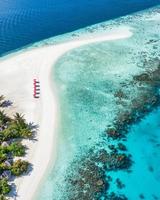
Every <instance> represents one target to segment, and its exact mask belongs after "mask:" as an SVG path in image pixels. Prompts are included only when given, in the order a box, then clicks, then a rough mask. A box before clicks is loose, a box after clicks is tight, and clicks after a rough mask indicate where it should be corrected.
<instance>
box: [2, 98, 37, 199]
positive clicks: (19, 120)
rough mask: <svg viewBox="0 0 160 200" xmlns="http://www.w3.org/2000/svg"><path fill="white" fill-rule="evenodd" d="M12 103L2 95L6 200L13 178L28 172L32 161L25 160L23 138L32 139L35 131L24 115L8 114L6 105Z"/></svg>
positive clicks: (3, 168)
mask: <svg viewBox="0 0 160 200" xmlns="http://www.w3.org/2000/svg"><path fill="white" fill-rule="evenodd" d="M11 105H12V102H11V101H8V100H7V101H6V100H5V97H4V96H3V95H1V96H0V200H6V197H7V195H8V194H9V192H10V191H11V189H12V187H11V184H10V181H11V179H12V180H13V179H15V178H16V177H18V176H21V175H24V174H26V173H27V172H28V169H29V165H30V163H29V162H27V161H25V160H23V156H24V155H25V153H26V147H25V146H24V145H23V144H22V140H24V139H32V138H33V132H34V131H33V127H34V126H31V125H30V124H28V123H27V122H26V120H25V118H24V116H23V115H21V114H19V113H15V114H14V115H13V116H9V115H7V112H6V107H9V106H11ZM18 157H19V158H18Z"/></svg>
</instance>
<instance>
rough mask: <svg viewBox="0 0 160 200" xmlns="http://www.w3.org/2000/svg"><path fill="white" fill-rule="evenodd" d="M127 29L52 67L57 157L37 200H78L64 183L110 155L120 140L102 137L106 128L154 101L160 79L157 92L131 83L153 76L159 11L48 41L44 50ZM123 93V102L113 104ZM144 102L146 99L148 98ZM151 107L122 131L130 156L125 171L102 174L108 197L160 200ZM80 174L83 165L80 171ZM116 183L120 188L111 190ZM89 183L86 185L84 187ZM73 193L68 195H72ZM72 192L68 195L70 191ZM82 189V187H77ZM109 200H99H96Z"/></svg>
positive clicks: (158, 132) (158, 119) (159, 149)
mask: <svg viewBox="0 0 160 200" xmlns="http://www.w3.org/2000/svg"><path fill="white" fill-rule="evenodd" d="M120 26H127V27H130V30H131V31H132V32H133V36H132V37H131V38H127V39H121V40H116V41H108V42H103V43H95V44H90V45H87V46H82V47H80V48H77V49H74V50H72V51H69V52H67V53H66V54H65V55H63V56H62V57H61V58H60V59H59V60H58V61H57V63H56V65H55V66H54V70H53V79H54V82H55V83H56V87H57V91H58V97H59V102H60V116H61V120H60V125H59V141H58V156H57V161H56V165H55V166H54V167H52V168H51V170H50V171H49V173H48V174H47V177H46V178H45V180H44V181H43V183H42V184H41V187H40V189H39V194H38V196H37V199H38V200H44V199H45V200H68V199H69V200H71V199H79V198H78V196H76V195H77V193H78V192H81V193H82V192H83V193H85V192H87V190H86V191H76V193H74V195H75V194H76V195H75V196H74V198H73V195H70V193H72V191H73V192H75V191H74V185H70V184H69V183H68V178H67V177H68V176H71V177H72V176H77V177H75V178H78V179H79V178H80V177H78V176H79V174H78V173H77V171H78V168H79V167H81V162H80V159H81V158H83V157H85V156H86V157H87V156H88V155H90V154H88V152H90V150H91V149H92V151H94V152H98V151H100V150H102V149H105V150H106V151H110V149H109V147H108V145H110V144H112V145H117V143H118V142H119V141H115V140H112V139H109V138H107V134H106V131H105V130H106V128H107V127H108V126H112V125H113V123H114V121H115V119H116V118H117V116H119V115H120V114H121V113H123V112H125V111H126V110H127V111H130V110H131V107H133V105H132V102H133V101H134V100H135V99H136V101H141V100H142V96H143V95H142V94H143V93H144V94H145V95H147V94H148V93H147V92H149V96H150V93H151V94H152V95H154V92H155V93H156V94H157V95H159V93H160V92H159V93H158V90H159V87H160V83H159V81H160V80H159V79H158V83H157V84H156V89H155V88H152V86H151V85H149V86H148V85H146V84H144V83H140V84H139V83H137V82H133V79H134V78H133V77H136V76H137V75H139V74H143V73H152V72H153V71H154V70H156V69H157V67H158V66H159V65H160V7H154V8H152V9H150V10H145V11H143V12H139V13H136V14H133V15H130V16H126V17H122V18H120V19H115V20H111V21H109V22H104V23H101V24H97V25H95V26H91V27H87V28H86V29H82V30H80V31H76V32H74V33H70V34H67V35H64V36H63V37H62V38H61V37H58V38H56V39H55V38H53V39H49V40H46V41H45V44H46V43H49V44H50V43H53V42H57V43H59V42H63V41H66V40H70V39H71V38H73V37H83V36H84V35H90V34H97V33H100V32H107V31H110V30H114V29H115V28H116V27H120ZM117 91H123V94H125V95H124V96H123V97H122V98H118V97H116V95H115V94H116V92H117ZM148 98H149V97H148ZM158 105H159V104H156V106H155V107H154V108H152V109H150V111H149V112H147V113H143V114H142V113H141V115H142V117H139V118H138V119H139V120H138V121H136V123H132V126H129V128H128V133H127V136H126V137H125V139H122V140H121V142H122V143H123V144H124V145H125V146H126V148H127V152H126V153H127V154H131V156H132V161H133V163H132V166H131V167H130V169H129V170H117V171H110V172H106V173H107V174H108V175H109V176H111V177H112V181H111V182H110V186H109V188H107V192H109V193H110V192H115V193H116V195H118V196H119V197H117V198H115V199H117V200H121V199H125V198H124V197H121V198H120V195H121V194H124V195H125V196H126V199H129V200H136V199H147V200H152V199H153V200H154V199H160V189H159V188H160V167H159V164H160V110H159V109H158ZM82 167H83V166H82ZM117 178H119V179H120V180H121V182H122V183H123V184H124V185H125V187H123V188H122V189H120V188H118V187H117V184H116V179H117ZM87 184H88V183H87V182H86V185H87ZM72 187H73V188H72ZM72 189H73V190H72ZM81 190H83V187H82V188H81ZM81 199H85V200H87V199H90V200H92V199H106V200H107V199H111V198H107V197H104V196H103V194H102V195H101V197H100V196H98V197H95V198H81Z"/></svg>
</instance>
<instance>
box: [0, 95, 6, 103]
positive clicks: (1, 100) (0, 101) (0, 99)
mask: <svg viewBox="0 0 160 200" xmlns="http://www.w3.org/2000/svg"><path fill="white" fill-rule="evenodd" d="M4 99H5V98H4V96H3V95H0V106H1V105H2V103H3V101H4Z"/></svg>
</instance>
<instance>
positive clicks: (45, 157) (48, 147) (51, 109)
mask: <svg viewBox="0 0 160 200" xmlns="http://www.w3.org/2000/svg"><path fill="white" fill-rule="evenodd" d="M131 36H132V32H131V31H130V28H129V27H120V28H117V29H116V30H114V31H111V32H109V33H106V34H104V33H103V35H102V34H99V35H93V36H92V35H91V37H86V38H79V39H76V40H73V41H69V42H66V43H62V44H57V45H53V44H52V45H47V46H44V47H37V48H33V49H29V50H23V51H21V52H19V53H16V54H14V53H13V54H12V55H10V56H7V57H3V58H1V59H0V93H1V94H3V95H5V96H6V97H7V99H10V100H12V101H13V102H14V106H13V109H12V111H13V112H15V111H18V112H20V113H24V114H25V118H26V119H27V121H28V122H30V121H31V122H34V123H35V124H38V125H39V131H38V133H37V141H25V144H26V145H27V147H28V148H29V149H28V151H27V155H26V158H25V159H27V160H28V161H29V162H30V163H32V164H33V170H32V171H31V173H30V174H29V175H28V176H24V177H21V178H19V179H17V180H16V181H15V183H16V186H17V198H16V199H17V200H31V199H33V198H34V194H35V192H36V190H37V189H38V186H39V184H40V182H41V180H42V178H43V177H44V175H45V173H46V172H47V171H48V170H47V169H48V168H49V165H50V163H52V166H53V163H54V162H55V160H56V140H57V134H56V130H57V124H58V120H59V117H58V116H59V115H58V101H57V98H56V95H55V93H56V92H54V91H55V88H54V83H53V80H52V77H51V71H52V68H53V66H54V64H55V63H56V61H57V59H59V58H60V57H61V56H62V55H63V54H64V53H65V52H67V51H69V50H71V49H74V48H77V47H80V46H82V45H86V44H89V43H93V42H102V41H107V40H117V39H123V38H127V37H131ZM34 78H36V79H38V80H39V81H40V87H41V95H40V98H39V99H34V98H33V79H34Z"/></svg>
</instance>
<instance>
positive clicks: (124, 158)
mask: <svg viewBox="0 0 160 200" xmlns="http://www.w3.org/2000/svg"><path fill="white" fill-rule="evenodd" d="M154 65H155V66H156V67H155V68H154V69H151V68H150V69H148V71H147V70H146V71H145V72H142V73H141V74H139V75H135V76H133V80H132V81H131V82H130V83H129V84H130V85H132V86H133V88H136V91H137V96H134V98H130V99H129V102H130V104H129V105H128V106H127V107H123V108H124V109H122V110H120V112H119V113H118V115H117V116H116V118H115V120H114V122H113V124H112V125H110V126H109V127H108V128H107V129H106V131H105V133H106V134H104V135H103V136H105V137H106V135H107V137H106V138H107V143H106V146H107V147H108V149H109V150H106V149H105V147H104V146H103V148H98V150H97V149H96V148H95V147H93V149H91V150H90V151H89V152H88V153H86V154H85V155H84V156H83V157H82V158H81V160H76V161H74V162H73V163H72V167H71V168H72V169H74V170H71V168H70V170H71V171H72V172H71V173H67V174H70V175H69V176H67V177H66V182H67V184H68V185H67V188H68V189H67V191H66V194H67V197H65V199H66V200H67V199H68V200H77V199H81V200H100V199H105V200H127V197H125V196H124V195H117V194H115V193H114V192H111V191H109V189H110V184H112V183H113V180H112V177H110V175H109V173H110V172H111V171H117V170H126V171H127V172H129V170H130V168H131V165H132V163H133V162H132V157H131V155H129V154H127V148H126V146H125V145H124V142H123V143H122V142H120V141H125V140H126V139H127V133H128V131H129V128H130V127H131V125H133V124H134V123H137V122H139V121H140V120H141V119H142V118H143V117H144V116H145V115H146V114H147V113H149V112H151V111H152V110H153V109H154V108H156V107H157V106H159V105H160V91H159V88H160V61H159V60H157V58H156V59H155V60H154ZM114 96H115V98H119V99H120V100H121V99H125V98H126V97H127V96H126V94H125V92H123V90H122V89H121V90H118V91H117V92H116V93H115V94H114ZM132 97H133V96H132ZM105 141H106V140H105ZM110 141H114V142H115V143H114V144H112V143H110ZM75 169H76V170H75ZM73 173H74V174H73ZM115 184H116V185H117V188H119V189H122V188H123V187H125V186H124V184H123V183H122V181H121V180H120V179H119V178H117V179H116V181H115ZM139 197H140V198H141V199H144V196H143V194H140V196H139Z"/></svg>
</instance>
